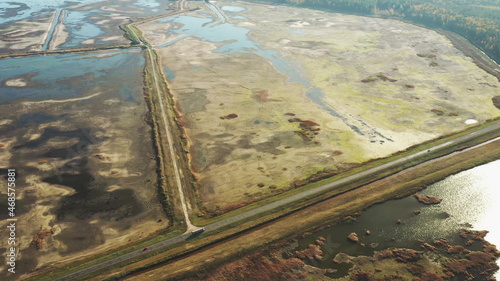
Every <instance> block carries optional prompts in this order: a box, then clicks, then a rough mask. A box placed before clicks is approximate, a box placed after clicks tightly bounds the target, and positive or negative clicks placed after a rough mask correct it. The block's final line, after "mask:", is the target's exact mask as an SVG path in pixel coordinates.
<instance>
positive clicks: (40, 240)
mask: <svg viewBox="0 0 500 281" xmlns="http://www.w3.org/2000/svg"><path fill="white" fill-rule="evenodd" d="M55 232H56V229H55V228H51V229H49V230H42V231H40V232H38V233H37V234H35V237H34V238H33V240H32V241H31V245H33V246H35V248H36V249H37V250H41V249H43V248H45V247H46V246H47V243H46V242H45V239H47V238H48V237H49V236H51V235H52V234H54V233H55Z"/></svg>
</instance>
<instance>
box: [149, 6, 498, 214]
mask: <svg viewBox="0 0 500 281" xmlns="http://www.w3.org/2000/svg"><path fill="white" fill-rule="evenodd" d="M189 3H190V5H195V6H197V7H199V8H200V9H199V10H196V11H192V12H189V13H187V14H184V15H178V16H172V17H166V18H164V19H160V20H156V21H153V22H149V23H145V24H141V25H139V28H140V29H141V30H143V31H144V35H145V36H146V37H147V38H148V40H150V41H151V42H152V44H153V46H157V52H158V53H159V54H160V55H161V56H162V63H163V65H164V67H165V68H168V71H167V73H168V74H167V75H166V76H167V81H168V86H169V89H170V91H171V93H172V94H173V96H174V99H175V101H176V103H177V106H178V107H179V109H180V114H181V115H182V116H181V119H182V121H181V123H182V124H184V125H185V130H186V133H187V139H188V143H189V156H190V159H191V167H192V171H193V173H194V175H195V176H196V178H197V179H198V181H197V188H198V192H199V196H200V198H201V202H203V203H204V205H205V207H206V208H207V210H210V211H214V212H216V213H218V212H221V211H222V212H223V211H226V210H230V209H232V208H234V207H236V206H241V204H246V203H248V202H253V201H255V200H259V199H261V198H263V197H266V196H270V195H272V194H276V193H279V192H281V191H283V190H287V189H289V188H292V187H293V186H296V184H297V183H300V182H303V181H304V180H306V179H307V178H308V177H310V176H311V175H313V174H320V175H321V174H325V175H327V174H329V175H331V174H332V173H338V172H342V171H343V170H345V169H346V168H349V167H352V166H353V165H358V164H360V163H363V162H365V161H368V160H370V159H374V158H379V157H384V156H388V155H390V154H392V153H395V152H397V151H400V150H403V149H405V148H408V147H410V146H412V145H415V144H418V143H421V142H424V141H427V140H431V139H434V138H437V137H439V136H442V135H446V134H450V133H453V132H457V131H460V130H462V129H465V128H467V126H470V125H468V124H466V122H469V121H467V120H476V121H478V122H479V123H482V122H484V121H485V120H487V119H491V118H495V117H498V109H497V108H496V107H495V106H494V105H493V103H492V98H493V97H494V96H495V95H497V94H498V91H499V87H500V83H499V82H498V80H497V79H496V78H495V77H494V76H492V75H490V74H488V73H486V72H485V71H483V70H482V69H480V68H479V67H477V66H476V65H475V64H474V63H473V62H472V60H471V59H470V58H468V57H466V56H465V55H463V54H462V53H461V52H460V51H458V50H457V49H456V48H454V47H453V45H452V43H451V42H450V41H449V40H448V39H447V38H446V37H444V36H442V35H440V34H438V33H436V32H435V31H432V30H429V29H425V28H422V27H417V26H414V25H411V24H407V23H403V22H399V21H395V20H387V19H377V18H368V17H361V16H352V15H343V14H335V13H327V12H322V11H317V10H308V9H298V8H293V7H286V6H272V5H266V4H250V3H245V2H238V1H218V2H216V3H213V4H211V5H204V6H200V5H199V3H197V2H189ZM214 7H215V8H216V9H217V11H216V12H215V11H214ZM271 14H272V15H273V16H272V17H270V16H269V15H271ZM235 15H238V17H237V18H234V16H235ZM173 73H174V74H175V75H172V74H173ZM229 115H231V116H233V118H226V117H227V116H229ZM313 124H314V125H313ZM310 125H313V126H310Z"/></svg>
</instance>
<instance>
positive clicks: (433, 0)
mask: <svg viewBox="0 0 500 281" xmlns="http://www.w3.org/2000/svg"><path fill="white" fill-rule="evenodd" d="M270 1H271V2H274V3H288V4H292V5H299V6H303V7H311V8H320V9H326V10H333V11H338V12H345V13H353V14H361V15H377V16H387V17H397V18H402V19H404V20H409V21H412V22H414V23H417V24H421V25H424V26H427V27H431V28H442V29H444V30H448V31H452V32H455V33H457V34H459V35H462V36H463V37H465V38H467V39H468V40H469V41H470V42H471V43H473V44H474V45H476V46H477V47H479V48H480V49H482V50H483V51H484V52H485V53H486V54H487V55H488V56H489V57H490V58H492V59H493V60H495V61H496V62H497V63H499V62H500V0H270Z"/></svg>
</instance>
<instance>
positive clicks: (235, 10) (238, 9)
mask: <svg viewBox="0 0 500 281" xmlns="http://www.w3.org/2000/svg"><path fill="white" fill-rule="evenodd" d="M220 9H221V10H223V11H224V12H233V13H238V12H243V11H245V10H246V8H245V7H240V6H222V7H221V8H220Z"/></svg>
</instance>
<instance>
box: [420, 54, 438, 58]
mask: <svg viewBox="0 0 500 281" xmlns="http://www.w3.org/2000/svg"><path fill="white" fill-rule="evenodd" d="M417 56H419V57H421V58H428V59H435V58H436V55H435V54H417Z"/></svg>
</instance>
